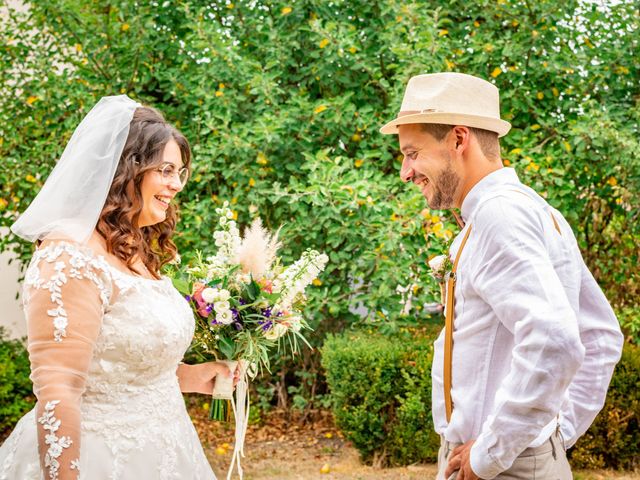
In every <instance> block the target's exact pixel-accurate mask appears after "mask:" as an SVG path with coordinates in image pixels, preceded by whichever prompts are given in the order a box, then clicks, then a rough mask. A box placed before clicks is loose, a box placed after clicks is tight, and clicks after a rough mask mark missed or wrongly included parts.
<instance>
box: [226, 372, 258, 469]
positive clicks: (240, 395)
mask: <svg viewBox="0 0 640 480" xmlns="http://www.w3.org/2000/svg"><path fill="white" fill-rule="evenodd" d="M239 368H240V380H239V381H238V384H237V385H236V395H235V397H236V398H235V401H234V399H233V396H232V397H231V406H232V407H233V414H234V417H235V419H236V432H235V443H234V445H233V455H232V456H231V465H230V466H229V473H227V480H231V475H233V470H234V467H235V464H236V463H237V465H238V476H239V477H240V480H242V478H243V471H242V465H241V464H240V458H241V457H244V439H245V436H246V434H247V427H248V426H249V408H250V399H249V375H250V374H251V373H253V375H251V378H253V377H255V372H250V371H249V370H250V368H249V366H248V365H247V362H246V361H245V360H240V362H239Z"/></svg>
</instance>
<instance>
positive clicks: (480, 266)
mask: <svg viewBox="0 0 640 480" xmlns="http://www.w3.org/2000/svg"><path fill="white" fill-rule="evenodd" d="M510 128H511V125H510V124H509V123H508V122H506V121H504V120H501V119H500V108H499V94H498V89H497V88H496V87H495V86H494V85H493V84H491V83H489V82H487V81H485V80H482V79H480V78H477V77H473V76H470V75H464V74H460V73H436V74H432V75H419V76H416V77H413V78H411V79H410V80H409V84H408V85H407V89H406V91H405V95H404V99H403V101H402V107H401V108H400V113H399V114H398V117H397V118H396V119H394V120H392V121H391V122H389V123H388V124H386V125H385V126H384V127H382V129H381V132H382V133H385V134H398V138H399V141H400V150H401V152H402V154H403V156H404V159H403V162H402V168H401V171H400V176H401V178H402V180H403V181H404V182H413V183H414V184H415V185H416V186H417V187H418V188H419V189H420V190H421V191H422V194H423V195H424V197H425V198H426V200H427V203H428V204H429V207H430V208H433V209H452V208H459V209H460V211H461V216H462V221H463V222H464V227H463V229H462V231H461V232H460V234H459V235H458V237H457V238H456V239H455V240H454V242H453V244H452V246H451V249H450V252H449V255H450V258H451V261H452V263H453V268H452V271H451V272H449V273H448V275H447V276H446V278H447V282H446V289H447V302H446V303H447V307H446V309H445V311H446V321H445V328H444V329H443V332H442V333H441V334H440V336H439V337H438V339H437V340H436V342H435V351H434V360H433V367H432V392H433V399H432V401H433V408H432V411H433V420H434V425H435V429H436V431H437V432H438V433H439V434H440V436H441V447H440V452H439V458H438V465H439V473H438V479H448V478H456V476H457V480H475V479H477V478H482V479H493V478H505V479H506V478H509V479H523V480H524V479H528V480H529V479H532V478H536V479H542V480H544V479H549V480H556V479H563V480H564V479H567V480H569V479H571V478H572V476H571V469H570V467H569V464H568V462H567V459H566V455H565V449H566V448H568V447H570V446H572V445H573V444H574V443H575V442H576V440H577V439H578V437H580V435H582V434H583V433H584V432H585V431H586V430H587V429H588V428H589V425H590V424H591V422H592V421H593V419H594V418H595V416H596V414H597V413H598V411H599V410H600V409H601V408H602V405H603V404H604V400H605V396H606V392H607V387H608V385H609V381H610V379H611V375H612V373H613V368H614V366H615V364H616V363H617V361H618V360H619V358H620V353H621V349H622V342H623V337H622V334H621V332H620V328H619V325H618V322H617V320H616V317H615V315H614V313H613V310H612V309H611V307H610V306H609V303H608V302H607V299H606V298H605V297H604V295H603V293H602V291H601V290H600V288H599V287H598V285H597V283H596V282H595V280H594V279H593V276H592V275H591V273H590V272H589V271H588V270H587V267H586V266H585V264H584V262H583V260H582V257H581V255H580V252H579V250H578V246H577V243H576V239H575V237H574V235H573V232H572V230H571V227H570V226H569V225H568V223H567V222H566V220H565V219H564V217H563V216H562V215H561V214H560V213H559V212H558V211H557V210H555V209H554V208H552V207H551V206H549V204H547V202H546V201H545V200H544V199H542V198H541V197H540V196H539V195H537V194H536V193H535V192H534V191H533V190H532V189H530V188H529V187H527V186H525V185H523V184H522V183H520V181H519V179H518V176H517V174H516V171H515V170H513V169H511V168H504V167H503V166H502V160H501V158H500V143H499V137H502V136H504V135H506V134H507V132H508V131H509V129H510Z"/></svg>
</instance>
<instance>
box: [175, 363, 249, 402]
mask: <svg viewBox="0 0 640 480" xmlns="http://www.w3.org/2000/svg"><path fill="white" fill-rule="evenodd" d="M177 375H178V381H179V383H180V390H181V391H182V392H183V393H204V394H209V395H210V394H211V392H213V385H214V384H215V381H216V377H217V376H218V375H223V376H228V377H233V385H234V386H235V385H236V384H237V383H238V381H239V380H240V369H239V368H236V370H235V372H233V373H232V372H231V370H229V367H227V366H226V365H225V364H224V363H222V362H206V363H199V364H197V365H186V364H180V366H179V367H178V371H177Z"/></svg>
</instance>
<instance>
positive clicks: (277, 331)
mask: <svg viewBox="0 0 640 480" xmlns="http://www.w3.org/2000/svg"><path fill="white" fill-rule="evenodd" d="M285 333H287V327H286V325H283V324H282V323H276V324H275V325H273V326H272V327H271V328H270V329H269V330H267V331H266V332H264V336H265V337H266V338H267V339H268V340H277V339H279V338H280V337H282V336H283V335H284V334H285Z"/></svg>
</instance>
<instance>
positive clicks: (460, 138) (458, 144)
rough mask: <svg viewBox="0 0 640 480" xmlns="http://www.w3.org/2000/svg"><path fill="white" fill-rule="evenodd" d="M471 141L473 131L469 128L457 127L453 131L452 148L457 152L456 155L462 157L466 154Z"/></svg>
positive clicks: (451, 135) (451, 136) (451, 134)
mask: <svg viewBox="0 0 640 480" xmlns="http://www.w3.org/2000/svg"><path fill="white" fill-rule="evenodd" d="M470 141H471V130H469V127H465V126H462V125H456V126H455V127H453V128H452V129H451V132H450V142H451V148H452V149H453V150H455V152H456V153H458V154H460V155H462V154H463V153H464V152H465V150H466V149H467V148H468V146H469V142H470Z"/></svg>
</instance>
